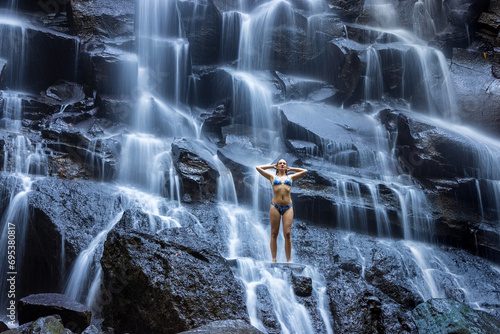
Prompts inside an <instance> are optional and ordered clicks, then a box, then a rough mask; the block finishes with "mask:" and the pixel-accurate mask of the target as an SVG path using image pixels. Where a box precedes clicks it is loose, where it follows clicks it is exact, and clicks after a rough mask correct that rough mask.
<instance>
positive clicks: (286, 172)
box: [276, 158, 288, 175]
mask: <svg viewBox="0 0 500 334" xmlns="http://www.w3.org/2000/svg"><path fill="white" fill-rule="evenodd" d="M280 160H283V161H284V162H285V164H286V166H287V167H288V162H286V160H285V159H283V158H281V159H278V161H277V162H276V164H278V162H280ZM276 175H278V170H277V169H276ZM285 175H288V171H287V170H285Z"/></svg>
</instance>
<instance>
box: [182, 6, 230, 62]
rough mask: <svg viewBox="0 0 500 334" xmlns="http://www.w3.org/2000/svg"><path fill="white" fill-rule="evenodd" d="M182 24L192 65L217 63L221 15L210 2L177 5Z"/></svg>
mask: <svg viewBox="0 0 500 334" xmlns="http://www.w3.org/2000/svg"><path fill="white" fill-rule="evenodd" d="M178 6H179V11H180V14H181V17H182V22H183V24H184V27H185V29H186V37H187V39H188V41H189V46H190V51H191V59H192V61H193V64H194V65H200V64H203V65H208V64H215V63H216V62H218V61H219V51H220V42H221V38H220V36H221V33H222V15H221V13H220V12H219V11H218V10H217V8H216V7H215V5H214V3H213V1H212V0H209V1H205V2H203V3H200V2H198V1H182V2H179V3H178Z"/></svg>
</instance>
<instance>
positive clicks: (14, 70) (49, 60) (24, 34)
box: [0, 24, 78, 93]
mask: <svg viewBox="0 0 500 334" xmlns="http://www.w3.org/2000/svg"><path fill="white" fill-rule="evenodd" d="M2 26H4V25H3V24H2ZM9 34H10V35H9ZM0 38H2V47H3V48H5V50H14V51H15V52H10V53H9V55H8V56H6V57H5V59H6V60H7V65H6V71H5V81H4V84H5V86H7V87H8V88H9V89H13V90H19V91H24V92H34V93H35V92H36V93H38V92H39V91H41V90H43V89H45V88H46V87H48V86H49V85H51V84H52V83H54V82H56V81H57V80H60V79H66V80H72V79H74V76H75V69H76V63H75V59H76V57H75V55H76V52H77V45H78V40H77V39H76V38H75V37H74V36H70V35H65V34H62V33H60V32H56V31H50V30H47V29H44V28H41V29H37V28H34V27H30V28H27V29H25V30H23V29H21V27H19V26H18V27H16V26H8V25H6V28H5V29H2V34H1V36H0ZM26 41H29V43H27V42H26ZM23 43H25V45H24V46H23ZM21 50H22V51H23V57H21V56H20V52H21ZM60 50H65V52H60ZM20 68H22V69H23V71H22V74H20V72H19V69H20Z"/></svg>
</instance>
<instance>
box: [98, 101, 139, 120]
mask: <svg viewBox="0 0 500 334" xmlns="http://www.w3.org/2000/svg"><path fill="white" fill-rule="evenodd" d="M97 104H98V106H99V110H98V112H97V116H98V117H104V118H107V119H109V120H111V121H113V122H116V123H128V122H129V121H130V118H131V115H132V113H133V111H134V103H133V102H132V101H130V100H120V99H116V98H113V97H111V96H106V95H99V96H98V101H97Z"/></svg>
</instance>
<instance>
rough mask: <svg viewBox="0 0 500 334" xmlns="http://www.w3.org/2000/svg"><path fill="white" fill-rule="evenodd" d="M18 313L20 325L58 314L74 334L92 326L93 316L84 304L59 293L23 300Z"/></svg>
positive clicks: (20, 302) (20, 301)
mask: <svg viewBox="0 0 500 334" xmlns="http://www.w3.org/2000/svg"><path fill="white" fill-rule="evenodd" d="M18 312H19V323H20V324H25V323H27V322H30V321H35V320H36V319H38V318H41V317H45V316H49V315H52V314H58V315H59V316H60V317H61V322H62V323H63V324H64V327H66V328H69V329H71V331H72V332H73V333H81V332H82V331H83V330H84V329H85V328H87V327H88V326H90V319H91V316H92V314H91V312H90V310H89V309H88V308H87V307H85V306H84V305H83V304H80V303H78V302H76V301H74V300H72V299H70V298H68V297H66V296H65V295H62V294H58V293H41V294H36V295H30V296H27V297H24V298H21V299H20V300H19V303H18Z"/></svg>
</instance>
